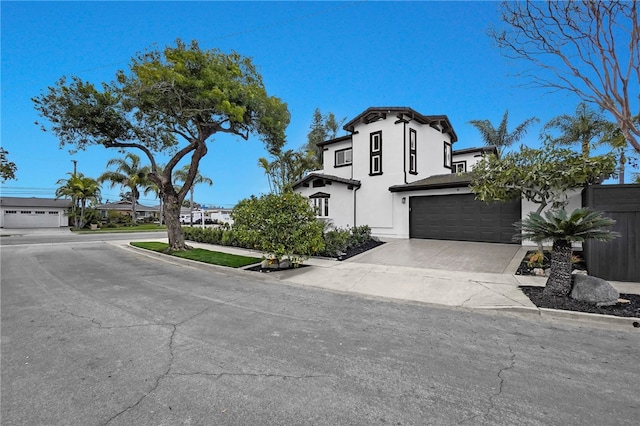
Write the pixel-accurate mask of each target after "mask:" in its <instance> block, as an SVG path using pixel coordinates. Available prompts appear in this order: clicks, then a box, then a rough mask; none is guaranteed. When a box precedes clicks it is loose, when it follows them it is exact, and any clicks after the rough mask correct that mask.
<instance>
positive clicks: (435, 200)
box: [409, 194, 521, 243]
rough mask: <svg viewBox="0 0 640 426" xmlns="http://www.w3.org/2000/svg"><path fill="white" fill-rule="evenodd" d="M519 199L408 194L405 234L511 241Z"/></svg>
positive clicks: (518, 209) (518, 215)
mask: <svg viewBox="0 0 640 426" xmlns="http://www.w3.org/2000/svg"><path fill="white" fill-rule="evenodd" d="M520 219H521V203H520V202H519V201H513V202H508V203H490V204H487V203H483V202H482V201H477V200H475V196H474V195H473V194H462V195H434V196H430V197H410V198H409V236H410V237H411V238H431V239H435V240H459V241H482V242H489V243H514V241H513V239H512V238H513V235H514V234H515V233H516V231H515V228H514V227H513V223H514V222H517V221H518V220H520Z"/></svg>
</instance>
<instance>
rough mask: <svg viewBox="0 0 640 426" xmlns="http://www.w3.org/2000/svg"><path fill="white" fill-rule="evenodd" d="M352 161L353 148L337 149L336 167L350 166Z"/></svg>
mask: <svg viewBox="0 0 640 426" xmlns="http://www.w3.org/2000/svg"><path fill="white" fill-rule="evenodd" d="M351 162H352V151H351V148H346V149H341V150H339V151H336V165H335V167H341V166H348V165H350V164H351Z"/></svg>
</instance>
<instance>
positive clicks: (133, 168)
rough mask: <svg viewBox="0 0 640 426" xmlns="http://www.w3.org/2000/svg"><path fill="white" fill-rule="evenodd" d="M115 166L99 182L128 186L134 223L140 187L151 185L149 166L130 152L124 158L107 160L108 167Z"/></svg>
mask: <svg viewBox="0 0 640 426" xmlns="http://www.w3.org/2000/svg"><path fill="white" fill-rule="evenodd" d="M112 166H115V170H108V171H106V172H104V173H103V174H101V175H100V176H99V177H98V182H100V183H104V182H109V184H110V185H111V188H113V187H114V186H115V185H121V186H123V187H125V188H127V189H128V190H129V191H128V192H129V194H130V199H129V200H128V201H131V218H132V219H133V221H134V223H135V221H136V218H137V213H136V205H137V204H138V200H139V199H140V189H144V188H146V187H148V186H149V184H150V179H149V172H150V168H149V166H143V165H142V164H141V162H140V157H139V156H137V155H136V154H133V153H131V152H128V153H127V154H126V155H125V156H124V158H112V159H110V160H109V161H107V168H109V167H112Z"/></svg>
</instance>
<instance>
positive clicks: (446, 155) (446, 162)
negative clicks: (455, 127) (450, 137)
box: [444, 142, 451, 169]
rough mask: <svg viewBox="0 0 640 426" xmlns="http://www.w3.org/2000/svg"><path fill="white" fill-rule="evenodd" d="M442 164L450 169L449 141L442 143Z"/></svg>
mask: <svg viewBox="0 0 640 426" xmlns="http://www.w3.org/2000/svg"><path fill="white" fill-rule="evenodd" d="M444 166H445V167H446V168H447V169H451V144H450V143H449V142H445V143H444Z"/></svg>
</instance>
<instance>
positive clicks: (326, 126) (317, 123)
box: [303, 108, 346, 168]
mask: <svg viewBox="0 0 640 426" xmlns="http://www.w3.org/2000/svg"><path fill="white" fill-rule="evenodd" d="M345 120H346V118H343V119H341V120H337V119H336V116H335V115H334V114H333V113H332V112H329V113H327V114H326V115H322V112H320V109H319V108H316V109H315V110H314V111H313V118H312V121H311V126H309V133H307V143H306V145H305V146H304V147H303V151H305V152H311V153H313V158H314V159H315V162H316V165H317V168H321V167H322V147H319V146H318V145H317V144H318V143H320V142H324V141H326V140H330V139H334V138H336V137H337V136H338V131H339V130H340V126H342V124H343V123H344V122H345Z"/></svg>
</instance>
